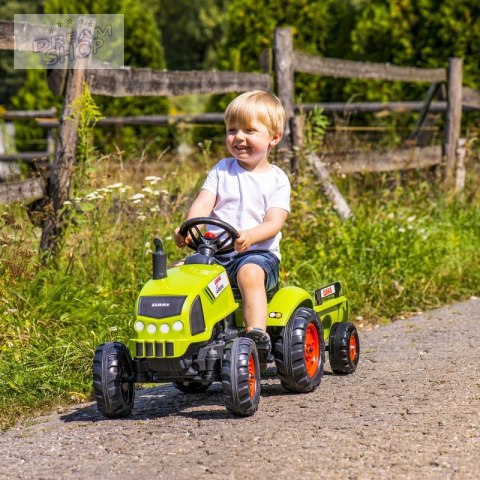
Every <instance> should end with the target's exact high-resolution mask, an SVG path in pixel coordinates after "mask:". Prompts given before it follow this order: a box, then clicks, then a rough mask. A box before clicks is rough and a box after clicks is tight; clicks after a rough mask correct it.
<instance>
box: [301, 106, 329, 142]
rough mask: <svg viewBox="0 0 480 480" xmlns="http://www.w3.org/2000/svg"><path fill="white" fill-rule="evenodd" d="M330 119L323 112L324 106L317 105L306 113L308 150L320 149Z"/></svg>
mask: <svg viewBox="0 0 480 480" xmlns="http://www.w3.org/2000/svg"><path fill="white" fill-rule="evenodd" d="M329 124H330V120H329V119H328V117H327V116H326V115H325V113H324V112H323V108H318V107H315V108H314V109H313V110H312V111H311V112H309V113H308V114H307V115H305V128H304V135H305V148H306V150H307V151H316V150H318V149H319V148H320V147H321V146H322V144H323V140H324V138H325V134H326V132H327V127H328V125H329Z"/></svg>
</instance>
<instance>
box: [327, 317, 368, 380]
mask: <svg viewBox="0 0 480 480" xmlns="http://www.w3.org/2000/svg"><path fill="white" fill-rule="evenodd" d="M328 356H329V359H330V367H331V369H332V371H333V373H337V374H349V373H353V372H354V371H355V370H356V369H357V365H358V360H359V359H360V340H359V338H358V332H357V328H356V327H355V325H354V324H353V323H351V322H342V323H334V324H333V325H332V330H331V331H330V339H329V345H328Z"/></svg>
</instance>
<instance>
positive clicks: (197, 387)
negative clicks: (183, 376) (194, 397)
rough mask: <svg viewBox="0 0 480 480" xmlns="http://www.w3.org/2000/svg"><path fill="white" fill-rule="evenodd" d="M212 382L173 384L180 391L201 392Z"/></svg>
mask: <svg viewBox="0 0 480 480" xmlns="http://www.w3.org/2000/svg"><path fill="white" fill-rule="evenodd" d="M211 384H212V382H208V383H202V382H195V381H191V382H173V386H174V387H175V388H176V389H177V390H180V391H181V392H182V393H187V394H188V393H202V392H205V391H206V390H207V389H208V387H209V386H210V385H211Z"/></svg>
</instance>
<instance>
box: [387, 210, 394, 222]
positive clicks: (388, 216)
mask: <svg viewBox="0 0 480 480" xmlns="http://www.w3.org/2000/svg"><path fill="white" fill-rule="evenodd" d="M387 218H388V219H389V220H393V219H394V218H395V214H394V213H393V212H390V213H389V214H388V215H387Z"/></svg>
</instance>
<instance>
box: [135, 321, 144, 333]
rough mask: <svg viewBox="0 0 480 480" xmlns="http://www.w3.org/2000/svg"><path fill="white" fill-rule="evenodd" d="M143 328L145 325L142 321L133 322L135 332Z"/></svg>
mask: <svg viewBox="0 0 480 480" xmlns="http://www.w3.org/2000/svg"><path fill="white" fill-rule="evenodd" d="M144 328H145V325H144V324H143V322H140V321H138V322H135V330H136V331H137V332H141V331H142V330H143V329H144Z"/></svg>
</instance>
